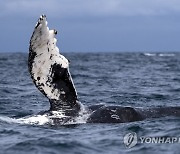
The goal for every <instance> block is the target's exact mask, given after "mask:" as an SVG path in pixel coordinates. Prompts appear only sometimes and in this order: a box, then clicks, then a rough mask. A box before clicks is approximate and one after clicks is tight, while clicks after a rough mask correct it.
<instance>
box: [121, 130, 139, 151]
mask: <svg viewBox="0 0 180 154" xmlns="http://www.w3.org/2000/svg"><path fill="white" fill-rule="evenodd" d="M137 140H138V139H137V134H136V133H135V132H131V133H128V134H126V135H125V136H124V144H125V146H126V147H127V148H132V147H134V146H135V145H136V144H137Z"/></svg>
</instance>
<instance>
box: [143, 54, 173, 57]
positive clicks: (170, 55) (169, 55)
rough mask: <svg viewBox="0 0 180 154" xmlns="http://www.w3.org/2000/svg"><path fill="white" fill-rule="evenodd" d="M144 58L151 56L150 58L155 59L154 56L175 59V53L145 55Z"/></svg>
mask: <svg viewBox="0 0 180 154" xmlns="http://www.w3.org/2000/svg"><path fill="white" fill-rule="evenodd" d="M144 56H149V57H154V56H159V57H173V56H175V54H173V53H144Z"/></svg>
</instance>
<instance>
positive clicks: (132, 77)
mask: <svg viewBox="0 0 180 154" xmlns="http://www.w3.org/2000/svg"><path fill="white" fill-rule="evenodd" d="M64 55H65V56H66V57H67V59H69V60H70V71H71V74H72V78H73V80H74V84H75V86H76V89H77V92H78V96H79V99H80V101H81V102H82V103H83V104H84V105H93V104H99V103H103V104H107V105H122V106H132V107H157V106H180V53H64ZM27 59H28V54H27V53H0V154H11V153H12V154H28V153H29V154H61V153H62V154H63V153H64V154H65V153H70V154H85V153H86V154H99V153H105V154H106V153H107V154H120V153H133V154H134V153H135V154H141V153H152V152H156V153H158V154H160V153H163V154H171V153H177V154H179V153H180V142H179V143H149V142H150V141H147V142H146V143H141V141H140V139H139V137H142V136H144V137H166V138H167V137H170V138H171V137H180V118H177V117H164V118H158V119H147V120H145V121H139V122H131V123H119V124H86V123H84V124H72V125H65V126H54V125H41V124H36V123H34V124H32V123H27V121H26V122H24V123H23V122H22V121H21V123H20V122H19V120H18V119H23V118H25V117H27V116H31V115H36V114H37V113H38V112H40V111H43V110H48V109H49V102H48V100H47V99H46V98H45V97H44V96H43V95H42V94H41V93H40V92H39V91H38V90H37V89H36V87H35V86H34V84H33V82H32V80H31V78H30V75H29V73H28V67H27ZM131 132H135V133H136V134H137V136H138V142H137V144H136V145H135V146H134V147H131V148H129V147H127V146H126V145H125V144H124V142H123V137H124V136H125V135H126V134H127V133H131Z"/></svg>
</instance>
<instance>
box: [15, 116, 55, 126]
mask: <svg viewBox="0 0 180 154" xmlns="http://www.w3.org/2000/svg"><path fill="white" fill-rule="evenodd" d="M16 120H17V121H18V123H20V124H30V125H45V124H48V123H51V122H52V121H51V119H50V118H49V117H48V116H47V115H34V116H29V117H23V118H19V119H16Z"/></svg>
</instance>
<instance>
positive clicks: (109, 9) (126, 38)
mask: <svg viewBox="0 0 180 154" xmlns="http://www.w3.org/2000/svg"><path fill="white" fill-rule="evenodd" d="M41 14H46V16H47V20H48V26H49V28H50V29H56V30H57V31H58V35H57V39H58V42H57V45H58V47H59V49H60V51H62V52H126V51H141V52H143V51H145V52H151V51H161V52H164V51H180V0H0V28H1V32H0V33H1V35H0V52H28V48H29V40H30V37H31V35H32V32H33V29H34V26H35V24H36V22H37V20H38V18H39V16H40V15H41Z"/></svg>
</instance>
